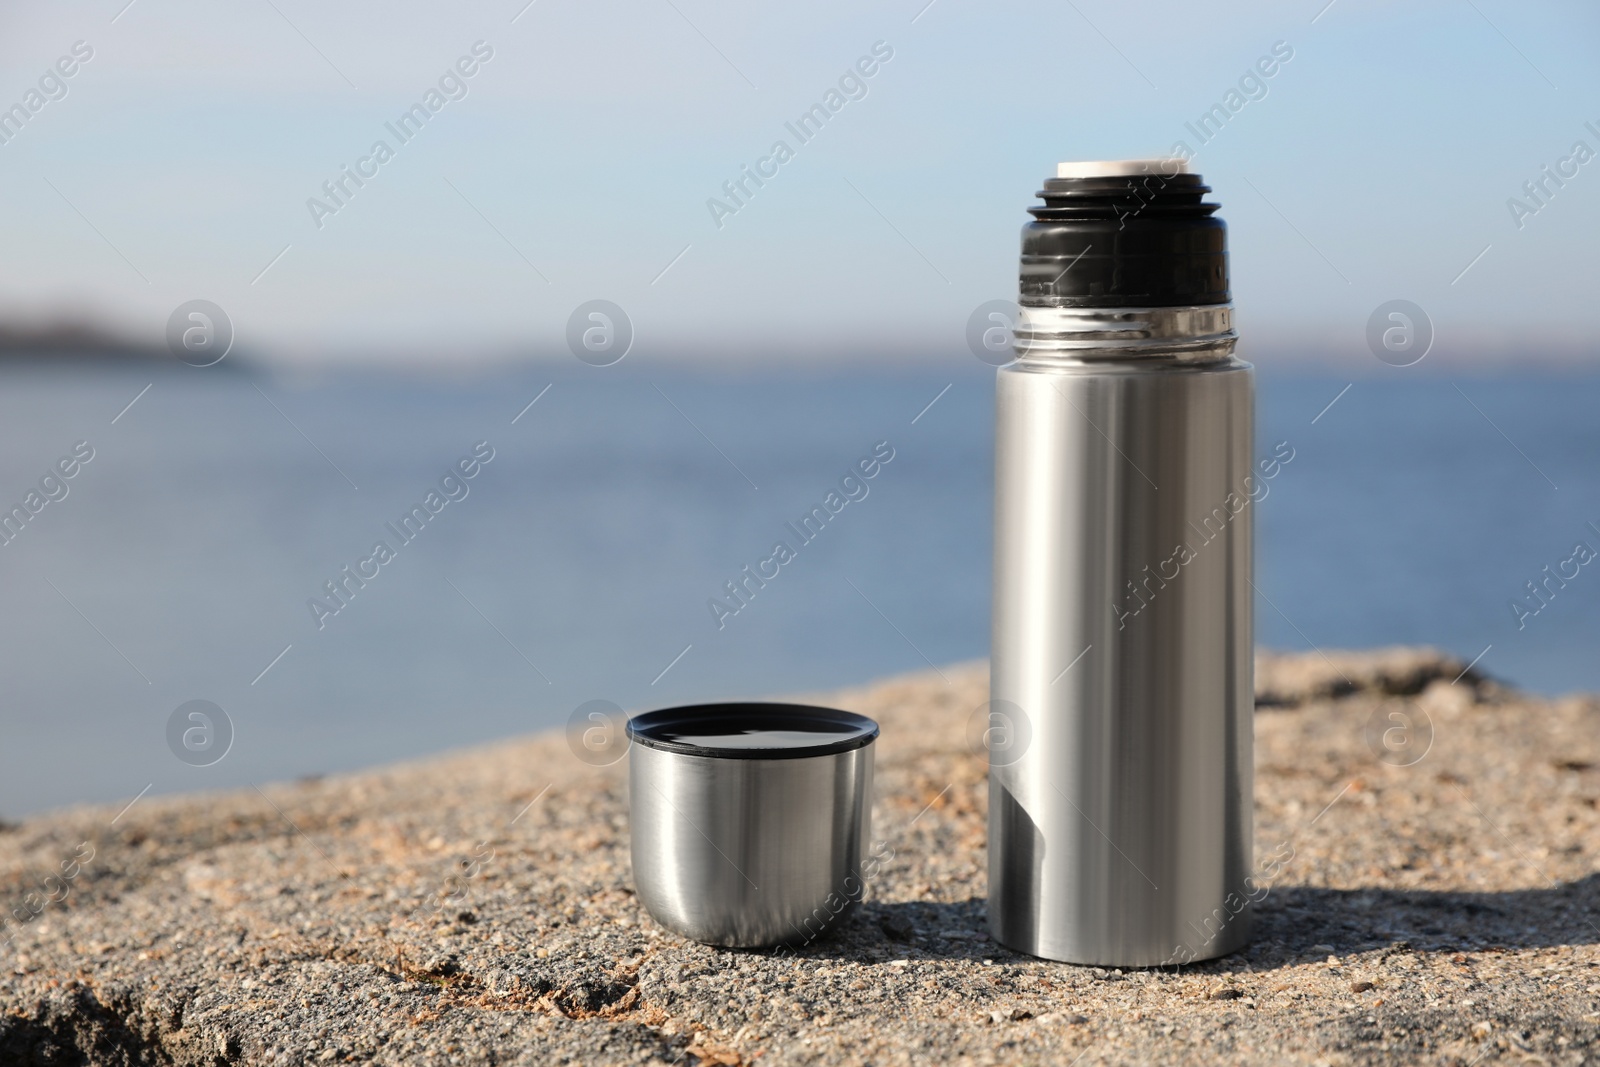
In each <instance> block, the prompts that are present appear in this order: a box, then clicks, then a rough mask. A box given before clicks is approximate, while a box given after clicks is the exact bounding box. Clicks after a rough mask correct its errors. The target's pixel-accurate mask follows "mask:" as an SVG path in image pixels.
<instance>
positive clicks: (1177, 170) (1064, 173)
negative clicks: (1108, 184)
mask: <svg viewBox="0 0 1600 1067" xmlns="http://www.w3.org/2000/svg"><path fill="white" fill-rule="evenodd" d="M1187 173H1189V163H1188V161H1187V160H1183V159H1177V158H1163V159H1091V160H1079V161H1074V162H1068V163H1057V164H1056V177H1057V178H1126V177H1131V176H1134V175H1138V174H1163V175H1166V176H1167V177H1169V178H1170V177H1171V176H1172V175H1174V174H1187Z"/></svg>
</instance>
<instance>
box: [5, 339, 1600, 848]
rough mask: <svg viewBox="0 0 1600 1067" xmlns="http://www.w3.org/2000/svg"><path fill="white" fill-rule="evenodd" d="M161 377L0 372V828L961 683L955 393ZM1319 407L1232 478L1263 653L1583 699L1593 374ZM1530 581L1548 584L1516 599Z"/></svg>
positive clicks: (1351, 398)
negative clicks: (1367, 662)
mask: <svg viewBox="0 0 1600 1067" xmlns="http://www.w3.org/2000/svg"><path fill="white" fill-rule="evenodd" d="M180 369H181V370H182V371H183V373H178V372H177V371H174V370H161V371H159V372H153V371H149V370H143V369H138V368H119V369H115V370H109V369H96V370H87V369H81V368H73V369H70V370H46V369H41V368H11V369H7V370H5V371H4V372H3V373H0V504H4V506H5V507H7V508H10V507H12V506H13V505H20V506H23V507H24V508H25V510H32V508H36V509H37V514H33V515H32V516H31V518H30V519H29V520H28V522H27V523H26V525H25V526H24V527H23V529H22V531H21V532H20V533H19V534H17V535H16V536H15V537H14V538H13V539H12V540H11V541H10V542H9V543H6V544H5V545H4V546H3V547H0V589H3V590H4V603H5V605H6V609H7V610H6V611H5V612H4V613H3V614H0V640H3V642H4V647H5V648H6V650H7V653H6V657H5V663H6V672H5V687H4V694H5V695H4V699H3V702H0V740H3V744H0V813H3V814H4V815H7V816H16V815H20V814H25V813H28V812H31V811H36V810H39V809H42V808H46V807H54V806H58V805H62V804H67V803H72V802H76V801H84V800H95V801H109V800H115V799H118V798H131V797H133V796H134V795H136V794H138V793H139V792H140V791H141V790H143V789H144V788H146V786H150V787H152V791H153V792H164V791H175V790H190V789H209V788H223V787H230V786H238V785H243V784H246V783H251V782H263V781H267V780H274V779H281V778H288V777H295V776H301V775H308V774H316V773H325V772H331V771H337V770H343V769H347V768H351V767H356V766H361V765H367V764H374V763H380V762H385V761H390V760H395V759H401V758H406V757H411V756H420V755H423V754H426V753H430V752H435V751H438V750H441V749H445V748H450V747H455V746H461V745H467V744H474V743H480V742H485V741H490V740H492V739H494V738H498V737H504V736H508V735H515V734H520V733H525V732H528V731H532V730H538V729H543V728H548V727H551V726H556V725H560V724H562V723H564V722H565V721H566V719H567V717H568V716H569V714H570V713H571V712H572V710H573V709H574V708H576V707H577V706H578V705H580V704H582V703H584V702H586V701H589V700H595V699H603V700H610V701H614V702H616V703H617V704H619V705H621V706H622V707H624V708H629V709H639V708H644V707H649V706H658V705H664V704H672V703H681V702H687V701H698V700H709V699H726V698H732V697H750V696H762V695H770V694H775V693H782V692H790V691H797V690H813V689H826V688H830V687H834V686H838V685H842V684H849V683H855V682H861V681H865V680H868V679H871V678H875V677H878V676H882V675H886V674H891V673H894V672H899V671H908V670H915V669H918V668H922V667H926V666H927V665H928V664H929V663H934V664H944V663H948V662H951V661H955V660H962V659H971V658H975V657H981V656H983V655H985V654H986V653H987V642H988V623H989V567H990V558H989V553H990V529H989V523H990V500H991V481H992V473H991V463H992V434H993V415H992V403H993V383H992V372H991V371H988V370H987V369H986V368H983V367H981V366H979V365H977V364H974V365H973V366H972V367H971V368H970V369H965V368H964V369H963V370H962V371H961V372H960V373H956V374H954V375H953V376H952V373H951V372H948V371H947V372H945V373H942V374H935V373H926V374H923V373H911V372H902V373H891V372H886V371H874V372H863V373H846V372H842V371H837V370H835V371H830V372H828V373H825V374H817V375H805V374H800V373H792V372H776V371H775V372H772V373H767V374H738V375H718V374H711V373H704V374H699V373H696V374H690V373H687V372H673V373H667V372H663V373H659V374H653V373H651V372H650V370H649V369H647V368H645V367H644V366H642V365H634V366H629V365H628V364H627V363H624V364H620V365H618V366H617V367H615V368H606V369H604V370H599V369H591V368H579V369H582V370H583V371H584V373H583V374H577V373H575V372H574V369H572V368H568V367H565V366H563V367H561V368H559V369H558V370H555V371H550V370H540V369H523V370H517V371H505V372H499V373H495V374H490V375H478V376H471V377H461V378H440V377H431V378H430V377H406V376H399V375H394V374H386V373H380V372H377V371H372V372H362V373H350V374H348V375H343V376H335V377H325V378H321V379H317V380H297V379H293V378H287V377H282V376H273V375H260V376H252V375H249V374H246V373H239V372H228V371H223V370H220V369H213V370H209V371H200V370H194V369H191V368H180ZM1347 384H1350V383H1349V381H1348V379H1336V378H1306V377H1298V378H1289V377H1273V376H1270V375H1269V376H1266V377H1265V378H1264V379H1263V381H1262V387H1261V399H1260V405H1259V429H1258V446H1257V451H1258V452H1259V453H1261V454H1262V455H1266V454H1268V453H1269V452H1270V451H1272V449H1273V447H1274V445H1276V444H1277V443H1278V442H1288V446H1289V447H1290V448H1292V449H1293V455H1294V458H1293V460H1292V461H1290V462H1289V463H1288V464H1287V465H1285V466H1284V467H1283V469H1282V470H1281V472H1280V473H1279V475H1278V477H1276V478H1275V479H1274V480H1273V481H1272V482H1271V492H1270V495H1269V496H1268V497H1267V498H1266V499H1264V500H1263V501H1262V502H1261V503H1260V504H1259V505H1257V506H1256V507H1257V510H1258V512H1259V514H1258V515H1257V517H1256V518H1257V534H1258V545H1259V548H1258V562H1257V578H1256V581H1257V584H1258V586H1259V587H1260V589H1261V591H1262V593H1263V594H1264V595H1265V597H1267V598H1270V604H1269V603H1268V602H1267V601H1266V600H1258V602H1257V620H1258V622H1257V631H1258V638H1259V640H1260V641H1261V643H1263V644H1265V645H1268V646H1272V647H1279V648H1290V649H1296V648H1300V649H1303V648H1309V647H1311V645H1312V643H1315V645H1316V646H1319V647H1322V648H1335V647H1362V646H1370V645H1378V644H1388V643H1395V642H1413V643H1429V644H1435V645H1440V646H1443V647H1445V648H1447V649H1449V650H1450V651H1452V652H1454V653H1456V654H1458V655H1460V656H1461V657H1463V658H1464V659H1471V658H1473V657H1474V656H1478V655H1479V654H1480V653H1481V652H1483V650H1484V649H1485V648H1488V651H1487V653H1485V654H1484V655H1483V658H1482V660H1481V666H1482V667H1483V668H1485V669H1487V670H1488V671H1490V672H1491V673H1493V674H1495V675H1497V676H1500V677H1503V678H1506V679H1508V680H1510V681H1512V682H1514V683H1515V684H1518V685H1521V686H1524V687H1526V688H1529V689H1533V690H1536V691H1540V692H1559V691H1564V690H1571V689H1580V688H1581V689H1600V658H1597V657H1596V655H1595V646H1596V641H1595V639H1596V636H1597V633H1600V568H1596V567H1590V566H1586V565H1583V564H1581V563H1569V562H1567V561H1569V560H1572V559H1573V558H1574V552H1575V546H1576V545H1577V544H1578V543H1579V542H1584V543H1586V544H1587V545H1589V546H1593V548H1595V549H1600V530H1597V529H1596V527H1597V526H1600V469H1597V466H1596V464H1595V457H1596V455H1597V454H1600V422H1597V420H1596V419H1595V416H1594V413H1595V411H1597V410H1600V378H1593V377H1584V378H1539V379H1513V378H1498V379H1497V378H1463V379H1458V380H1453V381H1452V380H1450V379H1448V378H1440V377H1423V376H1417V375H1413V376H1402V375H1401V374H1398V373H1397V374H1395V375H1393V376H1390V377H1387V378H1372V379H1365V378H1364V379H1359V380H1357V381H1355V382H1354V383H1353V384H1351V385H1350V388H1349V389H1348V391H1343V392H1341V391H1342V390H1344V389H1345V386H1346V385H1347ZM147 385H148V386H149V388H148V389H146V388H145V387H146V386H147ZM135 397H137V400H136V401H135V402H134V403H133V404H132V406H131V407H127V405H128V404H129V402H130V401H134V400H135ZM1335 397H1337V402H1336V403H1334V404H1333V406H1332V407H1331V408H1327V409H1326V410H1325V411H1324V408H1325V407H1326V406H1327V405H1328V404H1329V402H1330V401H1333V400H1334V399H1335ZM535 398H537V400H536V402H534V403H532V406H531V407H529V406H527V405H528V404H529V403H530V401H535ZM930 402H932V403H931V406H929V405H930ZM124 409H126V410H124ZM1319 413H1320V415H1319ZM79 442H84V444H82V445H80V444H79ZM75 448H76V449H77V452H76V454H75V452H74V449H75ZM90 450H92V458H88V459H87V460H85V459H84V457H85V456H87V455H88V452H89V451H90ZM64 460H65V461H67V462H65V463H63V461H64ZM863 461H865V463H866V467H867V468H868V469H871V470H872V471H873V476H872V477H871V478H870V479H869V478H856V479H848V478H847V477H846V476H847V475H850V474H852V472H856V473H857V474H859V472H860V471H861V469H862V468H861V466H860V465H861V464H862V463H863ZM66 470H71V471H72V472H73V473H72V476H71V477H70V478H68V477H65V476H64V474H63V472H64V471H66ZM468 471H470V472H471V476H470V477H468V476H466V473H465V472H468ZM30 492H37V495H36V496H33V497H31V498H30V497H29V494H30ZM830 492H836V493H838V494H839V495H838V497H836V498H835V500H836V501H843V504H842V506H841V507H839V509H838V511H837V514H834V515H832V517H831V518H830V520H829V521H828V523H827V524H826V526H825V527H823V529H822V531H821V532H820V533H818V534H816V535H815V536H813V537H812V538H811V540H809V541H804V540H802V539H801V538H800V537H798V536H797V535H796V533H795V531H794V529H793V528H792V527H791V526H790V525H789V524H791V523H793V524H798V523H799V521H800V519H801V518H802V516H804V515H805V514H806V513H807V512H809V511H810V509H811V508H812V506H813V505H816V504H820V503H823V502H824V500H825V498H826V497H827V494H829V493H830ZM430 493H433V494H435V495H434V496H433V497H431V498H430V497H429V495H428V494H430ZM41 502H42V503H41ZM30 505H31V507H30ZM419 505H420V506H421V513H420V517H419V514H418V513H417V512H415V511H414V510H413V509H414V507H415V506H419ZM407 516H410V519H409V525H407V523H406V521H405V520H406V518H407ZM424 518H425V521H424ZM1591 523H1594V524H1595V525H1594V526H1591V525H1590V524H1591ZM419 528H420V532H416V531H417V530H418V529H419ZM379 542H382V543H383V544H384V545H385V546H386V551H382V552H378V551H375V549H376V546H377V545H378V543H379ZM778 542H784V543H785V544H787V545H788V546H789V549H790V552H789V553H788V554H787V555H786V557H785V558H783V559H778V560H776V565H777V568H778V569H777V574H776V576H775V577H771V578H769V579H767V580H766V581H765V584H764V585H760V586H759V587H758V586H757V585H756V584H755V583H754V582H752V581H750V580H749V579H747V578H744V577H743V575H744V573H745V572H744V569H745V568H746V567H747V566H748V567H750V568H752V569H755V568H757V567H758V566H760V565H761V564H762V561H764V560H774V559H775V557H776V556H777V553H776V552H775V545H776V544H777V543H778ZM773 565H774V564H773V563H768V564H766V569H767V573H769V574H770V573H771V568H772V566H773ZM1547 565H1548V566H1549V567H1550V568H1551V572H1550V573H1555V572H1559V571H1561V569H1562V568H1565V573H1567V574H1568V575H1571V574H1572V573H1573V569H1574V568H1576V571H1577V573H1576V576H1575V577H1569V578H1567V579H1566V580H1565V581H1564V584H1558V583H1556V582H1549V583H1548V584H1546V585H1545V586H1544V587H1543V588H1544V589H1545V590H1546V592H1545V594H1544V598H1543V600H1542V601H1541V600H1534V599H1533V598H1532V597H1531V596H1530V594H1529V592H1528V590H1527V587H1526V583H1528V582H1536V583H1538V582H1543V581H1545V579H1546V575H1547V572H1545V571H1544V568H1545V567H1546V566H1547ZM347 568H348V569H347ZM352 575H354V576H356V577H351V576H352ZM361 576H365V577H361ZM728 582H741V583H742V588H743V589H744V590H745V598H744V600H743V602H741V601H739V600H735V599H734V598H733V597H732V596H731V595H730V594H729V593H728V591H727V588H726V584H725V583H728ZM328 583H335V589H336V590H337V591H339V592H341V593H342V595H340V596H339V597H337V598H335V597H334V596H332V595H330V593H329V591H328ZM1519 597H1520V598H1522V599H1523V602H1524V603H1525V605H1527V606H1528V608H1529V609H1531V608H1532V607H1538V608H1539V610H1538V612H1537V614H1532V613H1531V610H1530V612H1525V613H1522V614H1521V615H1520V617H1519V613H1518V612H1516V611H1515V610H1514V609H1513V608H1512V606H1511V604H1512V601H1513V600H1514V599H1516V598H1519ZM713 598H717V599H720V600H721V602H722V604H723V605H724V609H723V610H721V611H718V610H716V609H714V608H713V607H712V606H711V604H710V602H711V601H712V600H713ZM313 600H315V601H316V602H317V603H320V605H321V606H320V607H317V606H316V605H315V604H313V603H311V602H312V601H313ZM733 607H737V608H738V611H737V613H733V612H732V610H731V609H732V608H733ZM191 700H204V701H210V702H212V703H214V704H216V705H218V706H219V707H221V708H223V709H224V710H225V711H226V713H227V716H228V719H229V720H230V721H231V723H232V727H233V739H232V743H231V748H230V749H229V751H228V753H227V755H226V757H225V758H223V759H221V760H220V761H219V762H216V763H214V764H212V765H210V766H204V767H195V766H189V765H186V764H185V763H183V762H181V761H180V760H179V759H178V758H177V757H175V756H174V755H173V753H172V751H171V750H170V748H169V743H168V725H169V720H170V719H171V717H172V715H173V712H174V710H175V709H177V708H178V707H179V706H180V705H183V704H185V703H186V702H188V701H191Z"/></svg>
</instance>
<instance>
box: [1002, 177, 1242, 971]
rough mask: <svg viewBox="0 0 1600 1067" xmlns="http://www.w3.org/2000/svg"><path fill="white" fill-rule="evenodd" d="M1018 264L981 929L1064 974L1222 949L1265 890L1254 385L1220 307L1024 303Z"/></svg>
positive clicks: (1005, 372)
mask: <svg viewBox="0 0 1600 1067" xmlns="http://www.w3.org/2000/svg"><path fill="white" fill-rule="evenodd" d="M1196 182H1197V179H1196ZM1047 188H1048V186H1047ZM1202 188H1203V187H1202ZM1195 200H1196V201H1198V194H1196V195H1195ZM1213 210H1214V208H1213ZM1026 247H1027V246H1026V244H1025V249H1026ZM1024 262H1025V267H1024V307H1023V309H1022V321H1021V323H1020V325H1019V327H1018V331H1017V356H1018V358H1017V359H1016V361H1015V362H1013V363H1010V364H1008V365H1007V366H1005V367H1002V368H1000V370H999V372H998V375H997V387H996V403H997V406H996V448H995V465H996V469H995V515H994V521H995V527H994V551H995V563H994V613H993V649H992V657H991V671H992V682H991V688H992V692H991V698H992V700H991V705H990V726H991V731H995V730H1002V731H1007V736H1005V737H1004V739H1003V742H1002V743H1001V744H998V745H993V746H991V754H990V789H989V798H990V799H989V916H990V926H991V931H992V933H993V935H994V937H995V939H996V940H997V941H999V942H1000V943H1002V944H1004V945H1006V946H1008V947H1010V948H1013V949H1016V950H1019V951H1022V952H1026V953H1029V954H1032V955H1036V956H1042V957H1045V958H1049V959H1056V960H1065V961H1070V962H1074V963H1084V964H1096V965H1103V966H1157V965H1162V964H1174V963H1186V962H1189V961H1191V960H1197V959H1205V958H1209V957H1213V956H1218V955H1222V954H1225V953H1228V952H1231V951H1234V950H1236V949H1237V948H1239V947H1240V946H1242V945H1243V944H1244V943H1245V942H1247V941H1248V940H1249V937H1250V925H1251V910H1250V905H1251V903H1252V901H1251V896H1252V894H1253V893H1254V894H1255V895H1259V893H1258V892H1256V891H1255V888H1254V887H1253V886H1251V885H1250V884H1249V882H1248V881H1247V878H1248V876H1249V874H1250V871H1251V832H1252V811H1251V806H1252V799H1251V794H1252V739H1251V729H1252V717H1253V711H1254V696H1253V684H1252V673H1253V658H1252V656H1253V648H1252V645H1253V630H1252V602H1253V601H1252V593H1253V589H1252V586H1251V567H1252V525H1253V522H1252V516H1253V513H1254V508H1253V506H1252V504H1253V501H1252V494H1253V493H1254V492H1258V491H1259V487H1258V486H1259V483H1258V481H1257V479H1255V478H1253V477H1252V473H1253V472H1252V466H1251V465H1252V455H1253V427H1254V410H1253V403H1254V384H1253V370H1252V368H1251V367H1250V366H1249V365H1248V364H1246V363H1243V362H1240V361H1239V360H1238V359H1236V358H1234V356H1233V347H1234V343H1235V335H1234V333H1233V329H1232V310H1231V306H1230V305H1228V304H1227V303H1225V302H1218V301H1213V302H1211V303H1208V304H1203V305H1187V306H1179V305H1174V306H1167V307H1154V308H1152V307H1123V308H1118V307H1105V306H1100V307H1083V306H1081V304H1080V305H1078V306H1073V305H1072V304H1071V302H1070V301H1069V300H1065V299H1053V300H1051V299H1040V298H1039V295H1038V294H1037V293H1035V294H1034V297H1035V299H1034V300H1033V301H1032V302H1031V304H1030V301H1029V292H1028V286H1027V278H1028V274H1027V266H1026V264H1027V258H1026V256H1025V260H1024ZM1108 269H1109V268H1108ZM1224 271H1225V268H1224ZM1223 277H1224V281H1223V285H1224V286H1225V273H1224V275H1223ZM1224 293H1225V289H1224ZM1046 296H1047V297H1048V296H1049V294H1046Z"/></svg>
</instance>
